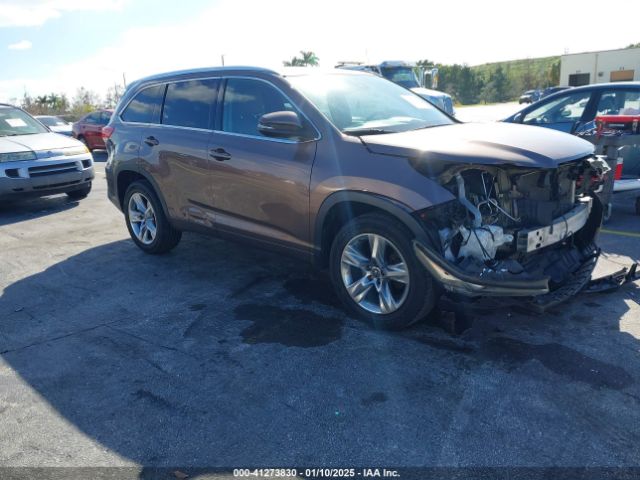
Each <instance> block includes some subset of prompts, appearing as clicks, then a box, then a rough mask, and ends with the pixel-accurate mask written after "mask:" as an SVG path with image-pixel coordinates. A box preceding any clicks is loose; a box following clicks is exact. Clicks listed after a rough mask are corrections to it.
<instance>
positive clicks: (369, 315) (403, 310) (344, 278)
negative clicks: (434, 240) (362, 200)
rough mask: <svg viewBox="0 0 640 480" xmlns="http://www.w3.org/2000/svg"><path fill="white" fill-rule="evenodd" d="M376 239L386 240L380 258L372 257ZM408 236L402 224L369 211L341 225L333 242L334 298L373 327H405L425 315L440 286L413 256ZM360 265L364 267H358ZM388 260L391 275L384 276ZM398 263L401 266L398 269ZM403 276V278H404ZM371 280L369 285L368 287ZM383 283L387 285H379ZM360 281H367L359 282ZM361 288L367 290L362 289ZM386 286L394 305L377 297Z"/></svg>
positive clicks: (386, 271)
mask: <svg viewBox="0 0 640 480" xmlns="http://www.w3.org/2000/svg"><path fill="white" fill-rule="evenodd" d="M376 237H378V239H377V240H375V238H376ZM380 238H382V239H383V240H384V241H386V242H387V243H386V246H385V247H384V248H382V251H383V254H382V256H383V257H385V256H386V258H384V261H382V262H379V261H377V260H375V259H374V258H372V257H373V255H372V251H373V250H374V248H375V247H373V248H372V245H373V244H375V242H378V244H381V242H380ZM412 239H413V237H412V235H411V233H410V232H409V230H408V229H407V228H405V226H404V225H403V224H402V223H400V222H399V221H397V220H395V219H394V218H393V217H390V216H387V215H383V214H377V213H374V214H366V215H362V216H360V217H357V218H355V219H353V220H351V221H350V222H349V223H347V224H346V225H345V226H344V227H342V229H341V230H340V231H339V232H338V234H337V235H336V237H335V239H334V241H333V244H332V246H331V253H330V257H329V273H330V277H331V282H332V283H333V286H334V288H335V291H336V293H337V295H338V298H339V299H340V300H341V301H342V303H343V304H344V305H345V306H346V307H347V309H348V310H349V311H350V312H352V313H354V314H355V315H357V316H358V317H360V318H362V319H364V320H366V321H367V322H368V323H370V324H371V325H372V326H374V327H375V328H380V329H383V330H398V329H402V328H406V327H408V326H410V325H412V324H414V323H416V322H418V321H419V320H422V319H423V318H424V317H426V315H427V314H428V313H429V312H430V311H431V310H432V309H433V307H434V306H435V304H436V300H437V298H438V296H439V287H438V285H437V283H436V282H435V281H434V280H433V278H432V277H431V275H430V274H429V273H428V272H427V271H426V269H425V268H424V267H423V266H422V265H421V264H420V262H419V261H418V259H417V258H416V256H415V255H414V253H413V247H412ZM382 244H384V242H382ZM347 246H348V247H349V250H347ZM360 249H362V250H360ZM367 249H368V252H369V253H368V254H367V253H366V252H367ZM378 250H380V249H378ZM355 252H358V253H362V255H360V256H359V255H358V253H355ZM384 252H386V253H384ZM352 254H353V255H352ZM378 257H380V255H378ZM354 259H355V260H354ZM344 260H347V262H346V263H345V261H344ZM356 265H358V266H356ZM363 265H368V266H366V267H364V268H363ZM391 265H393V266H394V267H395V268H394V270H393V271H394V273H393V277H394V278H396V279H395V280H394V279H390V276H387V275H390V272H392V270H391V269H388V268H387V267H389V266H391ZM399 265H404V267H406V268H404V269H403V268H398V266H399ZM376 268H377V270H376ZM403 271H404V273H402V272H403ZM407 279H408V283H405V280H407ZM372 282H373V286H370V285H371V284H372ZM385 282H386V284H387V287H385V286H384V284H385ZM347 284H350V285H354V286H355V289H354V288H352V292H354V293H355V297H356V299H354V296H352V294H350V293H349V291H348V290H347ZM356 284H359V285H356ZM365 284H367V285H366V286H363V285H365ZM385 289H386V290H385ZM365 290H367V293H366V294H363V292H364V291H365ZM385 291H386V292H387V294H390V295H391V296H392V297H393V300H394V303H395V305H394V304H391V303H390V302H385V301H383V300H382V297H383V295H382V294H381V292H385ZM358 293H359V294H360V295H358ZM358 297H359V298H358ZM386 297H387V298H388V297H389V295H386ZM376 303H377V306H376ZM385 304H386V305H385ZM389 306H391V307H392V308H389ZM383 307H385V308H383ZM394 308H395V309H394ZM385 309H386V310H387V311H384V310H385ZM376 310H377V311H376Z"/></svg>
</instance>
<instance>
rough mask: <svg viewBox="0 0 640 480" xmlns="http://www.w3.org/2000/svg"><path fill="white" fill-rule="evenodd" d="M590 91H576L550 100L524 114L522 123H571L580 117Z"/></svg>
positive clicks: (589, 96) (587, 101)
mask: <svg viewBox="0 0 640 480" xmlns="http://www.w3.org/2000/svg"><path fill="white" fill-rule="evenodd" d="M590 98H591V92H578V93H573V94H571V95H564V96H562V97H559V98H556V99H554V100H551V101H550V102H547V103H545V104H544V105H541V106H539V107H538V108H535V109H534V110H532V111H531V112H529V113H528V114H526V115H525V117H524V118H523V119H522V123H524V124H527V125H545V124H549V123H573V122H576V121H578V120H580V118H581V117H582V114H583V113H584V109H585V108H586V107H587V103H589V99H590Z"/></svg>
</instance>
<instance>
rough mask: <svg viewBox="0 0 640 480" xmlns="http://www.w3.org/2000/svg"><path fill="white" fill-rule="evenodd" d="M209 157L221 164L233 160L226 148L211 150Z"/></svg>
mask: <svg viewBox="0 0 640 480" xmlns="http://www.w3.org/2000/svg"><path fill="white" fill-rule="evenodd" d="M209 155H211V156H212V157H213V158H215V159H216V160H218V161H219V162H224V161H225V160H229V159H230V158H231V154H230V153H229V152H227V151H226V150H225V149H224V148H216V149H213V148H212V149H211V150H209Z"/></svg>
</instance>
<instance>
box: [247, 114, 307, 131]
mask: <svg viewBox="0 0 640 480" xmlns="http://www.w3.org/2000/svg"><path fill="white" fill-rule="evenodd" d="M258 131H259V132H260V133H261V134H262V135H264V136H266V137H275V138H295V137H298V138H299V137H302V136H303V134H304V133H305V128H304V126H303V125H302V121H300V117H299V116H298V114H297V113H296V112H290V111H282V112H271V113H265V114H264V115H262V117H260V120H258Z"/></svg>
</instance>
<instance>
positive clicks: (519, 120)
mask: <svg viewBox="0 0 640 480" xmlns="http://www.w3.org/2000/svg"><path fill="white" fill-rule="evenodd" d="M523 117H524V115H522V112H520V113H517V114H516V116H515V117H513V123H522V118H523Z"/></svg>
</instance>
